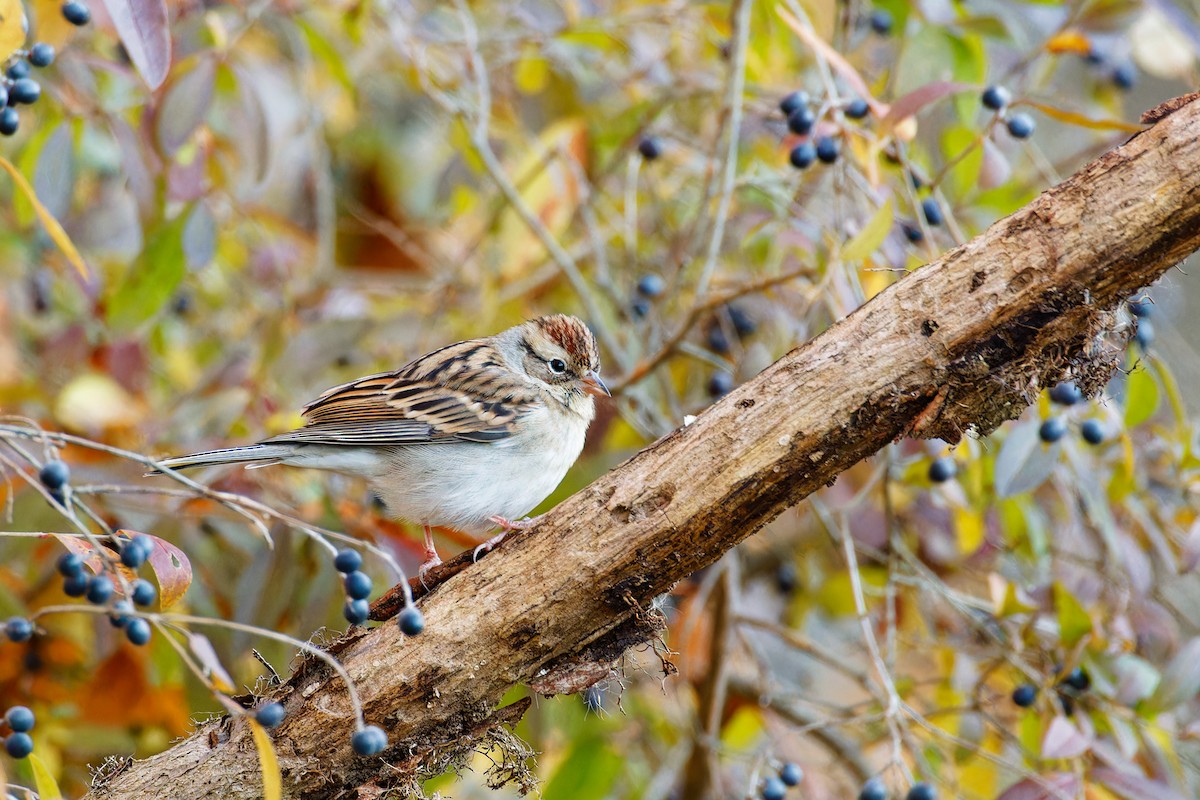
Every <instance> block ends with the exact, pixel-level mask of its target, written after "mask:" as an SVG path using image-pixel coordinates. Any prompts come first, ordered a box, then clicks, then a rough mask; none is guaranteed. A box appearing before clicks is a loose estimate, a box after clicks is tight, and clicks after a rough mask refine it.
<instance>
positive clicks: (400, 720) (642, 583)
mask: <svg viewBox="0 0 1200 800" xmlns="http://www.w3.org/2000/svg"><path fill="white" fill-rule="evenodd" d="M1198 223H1200V103H1191V104H1187V105H1183V106H1182V107H1181V108H1179V109H1178V110H1175V111H1174V113H1169V114H1168V115H1167V116H1165V117H1163V118H1162V119H1160V120H1159V121H1158V122H1157V124H1156V125H1155V126H1154V127H1153V128H1150V129H1148V130H1147V131H1146V132H1144V133H1141V134H1139V135H1137V136H1135V137H1133V139H1132V140H1130V141H1129V142H1128V143H1126V144H1125V145H1123V146H1122V147H1119V148H1117V149H1115V150H1113V151H1112V152H1110V153H1108V154H1106V155H1104V156H1103V157H1101V158H1099V159H1097V160H1096V161H1094V162H1092V163H1091V164H1089V165H1088V166H1087V167H1085V168H1084V169H1083V170H1081V171H1080V172H1079V173H1078V174H1076V175H1075V176H1073V177H1072V178H1070V179H1069V180H1067V181H1066V182H1064V183H1063V184H1061V185H1060V186H1057V187H1055V188H1054V189H1051V190H1049V191H1047V192H1045V193H1044V194H1043V195H1041V196H1040V197H1039V198H1037V199H1036V200H1035V201H1034V202H1032V203H1030V204H1029V206H1027V207H1026V208H1024V209H1022V210H1021V211H1019V212H1018V213H1016V214H1013V215H1012V216H1010V217H1008V218H1006V219H1003V220H1000V221H999V222H997V223H996V224H995V225H993V226H992V227H991V228H990V229H988V230H987V231H986V232H985V233H984V234H982V235H981V236H979V237H977V238H976V239H974V240H973V241H971V242H970V243H968V244H967V245H965V246H963V247H960V248H958V249H956V250H954V251H952V252H950V253H948V254H946V255H945V256H944V257H943V258H941V259H940V260H938V261H937V262H935V263H933V264H930V265H928V266H926V267H924V268H922V269H919V270H917V271H915V272H914V273H912V274H911V275H908V276H907V277H905V278H904V279H903V280H901V281H899V282H898V283H896V284H895V285H894V286H892V287H891V288H889V289H888V290H887V291H885V292H883V293H882V294H880V295H879V296H877V297H875V298H874V299H873V300H871V301H870V302H869V303H867V304H866V305H865V306H863V307H862V308H861V309H859V310H858V311H857V312H855V313H854V314H852V315H851V316H850V317H848V318H847V319H845V320H843V321H842V322H841V323H839V324H837V325H835V326H834V327H832V328H831V329H830V330H828V331H826V332H825V333H824V334H822V335H821V336H819V337H818V338H817V339H815V340H814V341H812V342H809V343H808V344H806V345H805V346H803V347H801V348H799V349H797V350H795V351H793V352H792V353H789V354H788V355H787V356H786V357H784V358H782V359H781V360H780V361H778V362H777V363H776V364H774V365H773V366H771V367H770V368H769V369H767V370H766V371H765V372H763V373H762V374H761V375H759V376H758V377H757V378H755V379H754V380H753V381H751V382H749V383H747V384H745V385H744V386H742V387H740V388H739V389H738V390H737V391H735V392H734V393H733V394H731V395H729V396H728V397H726V398H725V399H723V400H722V401H721V402H719V403H717V404H716V405H714V406H713V407H712V408H710V409H709V410H708V411H706V412H705V413H704V414H702V415H701V416H700V417H699V419H697V420H696V421H695V422H694V423H693V424H692V425H690V426H688V427H686V428H683V429H680V430H677V431H675V432H674V433H672V434H670V435H668V436H666V437H664V438H663V439H661V440H659V441H658V442H656V443H655V444H654V445H653V446H651V447H649V448H647V449H646V450H644V451H642V452H641V453H639V454H637V455H636V456H634V457H633V458H632V459H630V460H629V461H628V462H626V463H625V464H623V465H622V466H620V467H619V468H617V469H615V470H613V471H612V472H610V473H609V474H607V475H605V476H604V477H602V478H600V479H599V480H597V481H596V482H595V483H593V484H592V485H591V486H589V487H587V488H586V489H584V490H583V491H581V492H579V493H578V494H576V495H575V496H573V497H571V498H570V499H568V500H567V501H565V502H563V503H562V504H561V505H559V506H558V507H557V508H556V509H554V510H553V511H552V512H551V513H550V514H549V515H547V516H546V518H545V520H544V521H543V522H542V524H540V525H539V526H538V528H537V530H536V531H535V532H533V533H531V534H529V535H522V536H518V537H516V538H514V539H512V540H510V541H509V542H507V543H506V544H505V546H503V547H501V548H499V549H498V550H497V551H496V552H494V553H492V554H490V555H488V556H487V557H485V558H483V559H481V560H480V561H479V563H477V564H474V565H472V566H470V567H469V568H467V569H464V570H462V571H461V572H458V573H457V574H454V575H452V576H451V577H450V578H449V579H448V580H446V581H445V582H444V583H442V584H441V585H439V586H437V587H436V588H435V589H434V590H433V591H432V592H431V593H430V594H428V595H427V596H426V597H424V598H422V600H421V607H422V610H423V611H424V614H425V617H426V620H427V622H428V628H427V630H426V631H425V633H424V634H422V635H421V636H419V637H417V638H414V639H406V638H404V637H403V636H402V635H401V634H400V632H399V630H398V629H397V626H396V625H395V624H384V625H381V626H380V627H378V628H376V629H374V630H372V631H370V632H367V633H360V634H357V635H354V636H353V637H352V638H350V639H348V640H345V641H343V642H341V643H339V644H338V646H337V647H336V650H337V652H338V655H339V658H341V659H342V661H343V662H344V664H345V666H346V668H347V670H349V672H350V674H351V675H352V676H353V677H354V680H355V681H356V682H357V684H358V687H359V690H360V692H361V693H362V696H363V700H364V703H365V706H366V717H367V720H368V722H371V723H374V724H378V725H381V726H383V727H384V728H385V729H386V730H387V731H388V733H389V735H390V737H391V743H392V744H391V747H390V748H389V749H388V750H387V752H386V753H384V755H383V756H382V757H380V758H358V757H355V756H353V755H352V754H351V752H350V748H349V746H348V741H349V738H350V734H351V719H352V718H351V714H350V708H349V704H348V702H347V695H346V690H345V687H344V686H343V685H342V684H341V682H340V681H338V680H337V679H336V678H335V677H332V676H331V675H330V673H329V672H328V670H327V669H325V668H324V667H323V666H322V665H320V664H319V663H318V662H314V661H308V662H305V663H304V664H302V665H301V666H300V668H299V669H298V671H297V673H296V674H295V675H294V676H293V677H292V678H291V679H290V680H289V681H288V682H287V684H286V685H285V686H284V687H283V688H282V689H281V690H280V691H279V692H278V694H279V699H280V700H281V701H282V702H283V703H284V705H285V706H286V707H287V711H288V715H287V720H286V721H285V722H284V724H283V725H282V726H281V727H280V728H279V729H278V731H277V732H276V734H275V741H276V744H277V749H278V753H279V762H280V765H281V767H282V769H283V774H284V784H285V792H286V793H287V795H288V796H290V797H305V798H325V797H338V796H360V797H371V796H379V794H380V792H381V790H382V789H384V788H386V787H388V786H389V785H395V786H398V787H403V786H405V785H411V784H409V783H408V781H410V780H411V774H412V772H413V770H414V769H416V768H419V767H420V766H421V765H426V766H431V767H434V768H436V767H437V766H439V765H444V764H446V763H448V762H449V761H450V760H452V759H453V758H455V757H462V756H463V755H464V754H466V753H469V751H470V750H471V749H472V748H473V747H476V746H479V745H480V743H481V741H485V740H486V737H487V736H488V735H490V734H491V733H494V732H495V730H496V726H497V725H498V724H499V723H500V722H503V721H511V718H512V717H513V716H514V711H519V709H510V710H509V711H507V712H506V711H505V710H503V709H501V710H500V711H499V712H498V711H497V710H496V706H497V703H499V701H500V698H501V697H502V695H503V694H504V693H505V692H506V691H507V690H508V689H509V688H511V687H512V686H513V685H514V684H518V683H522V682H527V683H528V682H537V684H538V686H539V688H542V689H543V690H548V691H553V690H555V688H554V687H567V688H576V687H578V686H579V685H580V684H582V683H585V682H586V680H587V677H586V676H584V677H583V678H581V679H578V680H574V679H572V675H573V673H574V672H576V671H577V670H575V669H574V668H572V667H571V666H570V665H571V664H572V663H578V664H579V667H578V670H580V671H583V672H587V671H588V670H592V671H593V672H595V671H596V668H595V666H594V665H595V664H597V663H603V661H604V660H605V659H611V658H612V656H613V652H614V648H613V646H612V645H613V643H618V644H619V645H620V646H622V647H623V646H625V645H627V644H629V643H630V642H631V641H634V640H637V639H638V638H639V636H648V635H651V634H652V632H653V630H654V621H653V619H652V615H648V614H647V609H649V608H650V604H651V600H652V599H653V598H654V597H655V596H656V595H658V594H660V593H662V592H665V591H667V590H669V589H670V588H671V586H672V585H673V584H674V583H675V582H676V581H678V580H679V579H681V578H683V577H684V576H686V575H688V574H690V573H692V572H694V571H695V570H697V569H699V568H701V567H703V566H706V565H708V564H711V563H713V562H714V561H716V560H717V559H718V558H719V557H720V556H721V554H723V553H724V552H726V551H727V550H729V549H730V548H732V547H733V546H734V545H736V544H737V543H738V542H740V541H742V540H743V539H745V538H746V537H747V536H750V535H751V534H752V533H754V532H755V531H756V530H758V529H759V528H760V527H761V526H762V525H764V524H765V523H767V522H768V521H770V520H771V519H772V518H773V517H775V516H776V515H777V514H779V513H780V512H781V511H782V510H784V509H785V508H787V507H789V506H791V505H793V504H795V503H797V502H799V501H800V500H801V499H802V498H804V497H805V496H806V495H808V494H809V493H811V492H813V491H814V490H816V489H818V488H820V487H821V486H823V485H824V484H826V483H828V482H830V481H832V480H833V479H834V478H835V477H836V476H837V475H838V473H839V472H841V471H842V470H844V469H846V468H847V467H849V466H851V465H852V464H854V463H855V462H857V461H859V460H860V459H862V458H865V457H866V456H869V455H870V454H872V453H874V452H875V451H876V450H878V449H879V448H881V447H883V446H884V445H886V444H887V443H888V442H890V441H892V440H893V439H895V438H897V437H899V436H902V435H919V436H940V437H943V438H946V439H952V440H953V439H957V438H958V437H959V436H960V435H961V434H962V433H963V432H965V431H966V430H968V429H975V430H978V431H980V432H982V433H986V432H988V431H991V430H992V429H994V428H995V427H996V426H997V425H999V424H1000V423H1001V422H1003V421H1004V420H1006V419H1009V418H1011V417H1014V416H1016V415H1017V414H1019V413H1020V412H1021V410H1022V409H1023V408H1025V406H1026V405H1027V404H1028V403H1029V402H1030V401H1031V400H1032V399H1033V398H1034V397H1035V396H1036V394H1037V392H1038V391H1039V390H1040V389H1041V388H1042V387H1044V386H1046V385H1047V384H1051V383H1053V382H1055V381H1057V380H1058V379H1059V378H1060V377H1061V376H1062V375H1063V374H1064V373H1065V372H1067V371H1070V372H1071V374H1072V375H1073V376H1074V377H1075V379H1076V380H1077V381H1079V382H1080V384H1081V385H1082V386H1083V387H1084V388H1085V390H1088V391H1091V390H1094V389H1096V388H1097V387H1099V386H1100V385H1101V384H1102V382H1103V381H1104V380H1105V379H1107V377H1108V375H1109V374H1110V371H1111V369H1112V367H1113V366H1114V365H1115V364H1116V362H1117V360H1118V358H1119V348H1118V347H1117V346H1115V345H1114V344H1113V343H1111V341H1109V340H1107V339H1106V338H1105V336H1106V334H1107V333H1109V332H1111V330H1112V328H1113V325H1114V322H1115V319H1116V317H1115V315H1114V313H1113V308H1114V306H1115V304H1117V303H1118V302H1119V301H1120V300H1122V299H1123V298H1125V297H1127V296H1128V295H1129V294H1130V293H1131V292H1133V291H1135V290H1136V289H1138V288H1139V287H1141V286H1144V285H1146V284H1148V283H1150V282H1151V281H1153V280H1154V279H1155V278H1157V277H1158V276H1159V275H1160V274H1162V273H1163V272H1164V271H1165V270H1167V269H1169V268H1170V267H1171V266H1172V265H1173V264H1175V263H1176V262H1178V261H1179V260H1181V259H1183V258H1184V257H1185V256H1187V255H1188V254H1189V253H1191V252H1192V251H1193V250H1195V249H1196V248H1197V246H1200V224H1198ZM630 620H633V622H632V623H631V622H630ZM589 648H590V651H589ZM589 652H590V653H591V654H592V655H588V654H589ZM589 674H590V673H589ZM547 679H548V680H547ZM359 787H361V789H360V788H359ZM356 792H358V794H357V795H356ZM260 793H261V784H260V777H259V768H258V760H257V757H256V755H255V750H254V746H253V744H252V742H251V738H250V735H249V733H248V732H247V730H246V726H245V724H244V723H243V722H241V721H240V720H232V721H231V720H229V719H225V720H219V721H215V722H210V723H205V724H203V725H201V726H200V727H199V729H198V731H197V732H196V733H195V734H194V735H193V736H191V737H190V738H188V739H186V740H184V741H182V742H179V743H178V744H176V745H175V746H174V747H172V748H171V749H170V750H168V751H166V752H164V753H161V754H159V755H157V756H154V757H152V758H150V759H147V760H145V761H141V762H138V763H136V764H134V765H132V766H131V767H129V768H128V769H127V770H125V771H124V772H122V773H120V774H119V775H116V776H115V777H113V778H112V779H111V780H110V781H109V782H108V783H107V784H106V785H105V786H103V787H100V788H98V789H97V790H96V791H95V792H94V793H93V796H96V797H124V798H160V797H171V798H225V799H227V800H236V799H237V798H251V797H257V796H259V795H260Z"/></svg>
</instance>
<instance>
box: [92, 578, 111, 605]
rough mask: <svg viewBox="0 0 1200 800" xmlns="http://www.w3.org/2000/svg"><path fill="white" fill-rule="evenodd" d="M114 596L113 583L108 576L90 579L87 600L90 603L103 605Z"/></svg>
mask: <svg viewBox="0 0 1200 800" xmlns="http://www.w3.org/2000/svg"><path fill="white" fill-rule="evenodd" d="M112 595H113V582H112V579H111V578H109V577H108V576H107V575H93V576H92V577H91V578H89V579H88V586H87V599H88V602H89V603H95V604H96V605H102V604H104V603H107V602H108V599H109V598H110V597H112Z"/></svg>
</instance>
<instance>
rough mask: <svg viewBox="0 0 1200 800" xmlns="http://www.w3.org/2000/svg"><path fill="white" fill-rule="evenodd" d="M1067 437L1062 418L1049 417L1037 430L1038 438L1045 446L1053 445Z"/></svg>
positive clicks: (1065, 425) (1065, 423)
mask: <svg viewBox="0 0 1200 800" xmlns="http://www.w3.org/2000/svg"><path fill="white" fill-rule="evenodd" d="M1066 435H1067V421H1066V420H1065V419H1063V418H1062V417H1051V418H1050V419H1048V420H1046V421H1045V422H1043V423H1042V426H1041V427H1040V428H1038V437H1039V438H1040V439H1041V440H1042V441H1043V442H1046V443H1047V444H1053V443H1054V442H1057V441H1058V440H1059V439H1061V438H1063V437H1064V436H1066Z"/></svg>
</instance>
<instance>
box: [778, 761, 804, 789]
mask: <svg viewBox="0 0 1200 800" xmlns="http://www.w3.org/2000/svg"><path fill="white" fill-rule="evenodd" d="M779 780H781V781H783V782H784V783H785V784H786V785H788V786H796V785H797V784H799V783H800V781H802V780H804V770H802V769H800V767H799V765H797V764H793V763H792V762H790V761H789V762H788V763H786V764H784V765H783V766H782V767H780V769H779Z"/></svg>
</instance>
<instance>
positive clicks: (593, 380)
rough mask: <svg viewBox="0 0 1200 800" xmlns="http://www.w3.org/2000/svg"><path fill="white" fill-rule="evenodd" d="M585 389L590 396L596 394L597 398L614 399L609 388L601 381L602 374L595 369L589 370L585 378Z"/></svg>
mask: <svg viewBox="0 0 1200 800" xmlns="http://www.w3.org/2000/svg"><path fill="white" fill-rule="evenodd" d="M583 388H584V389H585V390H586V391H587V393H588V394H594V395H596V396H597V397H612V395H611V394H610V393H609V391H608V387H607V386H605V385H604V381H602V380H600V373H599V372H596V370H594V369H589V370H588V371H587V374H586V375H584V376H583Z"/></svg>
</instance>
